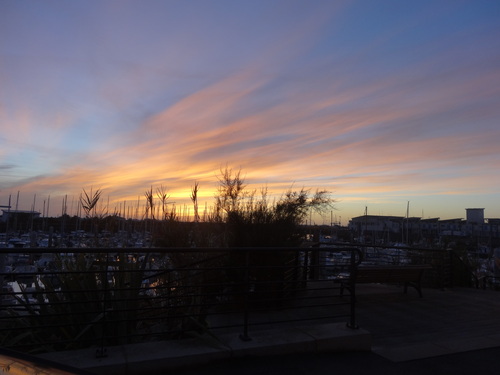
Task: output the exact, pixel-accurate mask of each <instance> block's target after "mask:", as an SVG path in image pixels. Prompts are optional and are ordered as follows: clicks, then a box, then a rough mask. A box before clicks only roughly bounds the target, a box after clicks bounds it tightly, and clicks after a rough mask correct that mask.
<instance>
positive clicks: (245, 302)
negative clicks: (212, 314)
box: [240, 250, 252, 341]
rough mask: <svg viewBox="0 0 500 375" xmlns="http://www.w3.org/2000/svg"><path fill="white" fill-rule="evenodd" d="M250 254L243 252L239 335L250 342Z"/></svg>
mask: <svg viewBox="0 0 500 375" xmlns="http://www.w3.org/2000/svg"><path fill="white" fill-rule="evenodd" d="M249 268H250V252H249V251H248V250H246V251H245V281H244V288H245V289H244V295H243V298H244V299H243V333H242V334H241V335H240V339H241V340H242V341H250V340H252V339H251V338H250V336H248V315H249V311H248V308H249V293H250V270H249Z"/></svg>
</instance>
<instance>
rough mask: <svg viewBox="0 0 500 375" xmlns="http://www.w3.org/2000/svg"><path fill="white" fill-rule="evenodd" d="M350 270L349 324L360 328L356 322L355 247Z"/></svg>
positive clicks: (351, 326) (353, 327)
mask: <svg viewBox="0 0 500 375" xmlns="http://www.w3.org/2000/svg"><path fill="white" fill-rule="evenodd" d="M350 268H351V269H350V272H349V288H350V292H351V293H350V297H351V300H350V309H351V313H350V317H349V322H348V323H347V326H348V327H349V328H352V329H358V328H359V327H358V325H357V324H356V271H357V264H356V251H355V250H354V249H352V250H351V264H350Z"/></svg>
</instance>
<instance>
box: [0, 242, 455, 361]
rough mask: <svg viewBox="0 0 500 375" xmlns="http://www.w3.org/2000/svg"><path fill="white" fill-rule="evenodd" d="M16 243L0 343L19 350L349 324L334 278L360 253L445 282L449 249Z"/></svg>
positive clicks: (351, 316) (348, 303) (350, 309)
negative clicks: (415, 267)
mask: <svg viewBox="0 0 500 375" xmlns="http://www.w3.org/2000/svg"><path fill="white" fill-rule="evenodd" d="M5 250H7V249H5ZM12 250H13V249H12ZM16 250H17V252H15V253H4V254H3V256H2V257H0V258H1V260H2V261H3V269H4V272H3V273H0V278H1V279H3V282H2V285H3V289H2V299H1V306H0V346H3V347H7V348H13V349H16V350H18V351H24V352H47V351H58V350H69V349H77V348H82V347H96V348H97V351H96V354H97V356H103V355H105V348H106V347H107V346H111V345H124V344H129V343H137V342H145V341H159V340H169V339H179V338H183V337H189V336H192V335H210V336H211V337H212V338H215V339H216V338H217V335H218V334H220V333H222V332H224V333H227V332H231V333H235V334H237V335H239V336H240V338H241V339H242V340H248V339H250V338H251V335H252V331H253V330H257V329H260V327H262V326H265V325H274V326H276V325H280V324H281V325H286V324H296V323H297V322H311V321H324V322H339V321H345V322H347V323H348V325H349V326H350V327H353V328H354V327H356V325H357V322H356V311H355V299H354V298H352V296H351V297H343V298H342V297H341V296H340V291H339V287H340V285H339V283H338V281H340V280H342V279H343V278H349V277H350V275H351V270H352V269H353V267H356V266H357V265H358V264H359V263H360V262H361V261H363V262H364V263H373V264H382V263H384V262H385V263H391V264H430V265H432V266H433V269H432V272H430V273H428V275H427V278H426V280H425V281H424V285H426V286H432V287H444V286H446V285H449V284H450V283H451V282H452V281H451V280H452V278H450V276H451V274H452V271H451V261H450V259H451V257H450V253H449V252H446V251H429V250H424V249H418V250H417V249H409V248H382V247H373V246H370V247H363V246H360V247H359V248H358V247H356V248H354V247H350V246H349V247H348V246H346V245H338V246H334V245H331V244H330V245H329V246H328V247H324V246H323V247H315V248H255V249H251V248H229V249H228V248H150V249H144V248H93V249H89V248H87V249H81V248H66V249H62V248H51V249H25V248H23V249H16ZM48 250H50V251H51V252H48ZM353 292H354V290H353ZM353 295H354V293H353Z"/></svg>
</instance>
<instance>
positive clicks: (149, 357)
mask: <svg viewBox="0 0 500 375" xmlns="http://www.w3.org/2000/svg"><path fill="white" fill-rule="evenodd" d="M250 337H251V340H249V341H243V340H241V339H240V338H239V337H238V335H237V334H225V335H221V336H220V337H218V340H216V339H214V338H212V337H203V338H197V339H186V340H178V341H157V342H149V343H144V344H134V345H124V346H116V347H108V348H107V357H104V358H96V356H95V348H94V349H83V350H77V351H68V352H54V353H46V354H43V355H39V357H41V358H45V359H49V360H51V361H54V362H58V363H62V364H66V365H70V366H73V367H76V368H80V369H84V370H87V371H90V372H93V373H95V374H106V375H113V374H120V375H124V374H144V373H148V372H155V371H161V370H167V369H175V368H181V367H189V366H195V365H201V364H206V363H209V362H212V361H217V360H224V359H229V358H235V357H245V356H266V355H280V354H290V353H305V352H314V351H346V350H350V351H369V350H370V349H371V335H370V334H369V333H368V332H366V331H364V330H362V329H355V330H354V329H350V328H347V327H346V325H345V323H338V324H322V325H310V326H302V327H284V328H282V329H270V330H261V331H254V332H252V333H251V335H250Z"/></svg>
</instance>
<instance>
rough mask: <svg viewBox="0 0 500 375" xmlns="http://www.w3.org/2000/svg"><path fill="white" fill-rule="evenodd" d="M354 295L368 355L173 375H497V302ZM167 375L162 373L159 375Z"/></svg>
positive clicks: (249, 362)
mask: <svg viewBox="0 0 500 375" xmlns="http://www.w3.org/2000/svg"><path fill="white" fill-rule="evenodd" d="M412 292H414V291H412V290H409V292H408V294H407V295H405V294H403V293H401V290H400V289H398V288H397V287H394V286H380V285H363V286H361V287H360V288H359V289H358V309H357V311H358V313H357V321H358V323H359V325H360V327H362V328H363V329H365V330H367V331H369V332H370V333H371V334H372V351H368V352H333V353H331V352H329V353H305V354H290V355H281V356H254V357H248V358H237V359H229V360H224V361H218V362H214V363H211V364H209V365H204V366H198V367H196V366H195V367H193V368H189V369H184V370H181V371H178V372H176V373H177V374H184V375H194V374H207V375H210V374H218V375H225V374H228V375H229V374H235V373H238V375H246V374H248V375H250V374H251V375H261V374H262V375H264V374H276V373H286V374H288V375H295V374H297V375H321V374H329V373H334V374H340V375H343V374H360V375H362V374H374V373H383V374H385V375H391V374H398V375H400V374H402V373H403V374H405V375H412V374H423V373H425V374H440V375H441V374H451V373H454V374H472V373H478V374H499V373H500V362H499V358H500V294H499V293H498V292H492V291H483V290H477V289H467V288H456V289H449V290H435V289H432V290H431V289H429V290H424V297H423V298H418V296H417V295H416V293H412ZM160 373H162V374H167V373H169V372H160Z"/></svg>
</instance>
